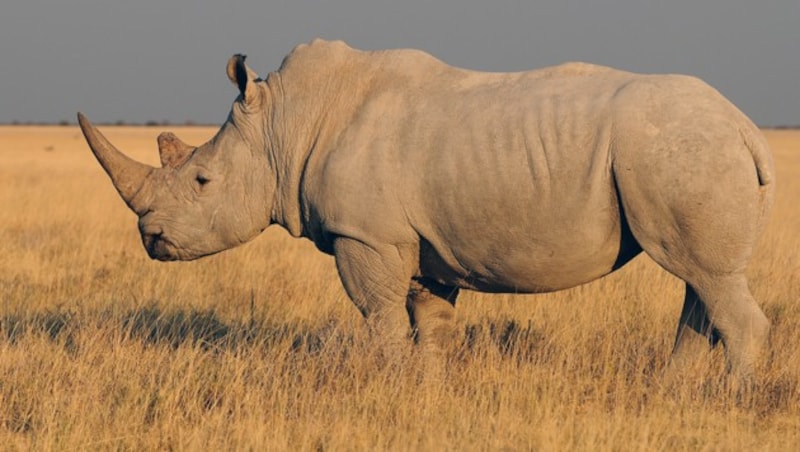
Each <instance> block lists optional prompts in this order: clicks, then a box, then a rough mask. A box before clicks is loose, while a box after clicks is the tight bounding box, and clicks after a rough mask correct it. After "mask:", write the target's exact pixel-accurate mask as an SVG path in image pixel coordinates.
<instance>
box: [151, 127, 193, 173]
mask: <svg viewBox="0 0 800 452" xmlns="http://www.w3.org/2000/svg"><path fill="white" fill-rule="evenodd" d="M194 150H195V147H194V146H191V145H188V144H186V143H184V142H183V141H181V139H180V138H178V137H177V136H175V134H174V133H172V132H164V133H162V134H161V135H159V136H158V155H159V157H161V166H163V167H165V168H167V167H169V168H177V167H179V166H181V165H183V164H184V162H186V160H188V159H189V157H190V156H191V155H192V152H194Z"/></svg>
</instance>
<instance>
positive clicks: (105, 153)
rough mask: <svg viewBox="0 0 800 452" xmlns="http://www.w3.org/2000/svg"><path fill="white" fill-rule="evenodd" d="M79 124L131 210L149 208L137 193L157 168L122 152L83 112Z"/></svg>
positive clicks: (139, 212)
mask: <svg viewBox="0 0 800 452" xmlns="http://www.w3.org/2000/svg"><path fill="white" fill-rule="evenodd" d="M78 124H80V126H81V131H83V136H84V137H86V142H87V143H89V147H90V148H91V149H92V153H94V156H95V157H96V158H97V161H98V162H100V165H101V166H102V167H103V169H105V170H106V173H108V175H109V177H111V182H113V183H114V187H115V188H116V189H117V192H119V194H120V196H122V199H123V200H125V203H126V204H128V207H130V208H131V210H133V211H134V212H136V213H137V214H142V213H143V212H144V211H145V210H147V206H145V205H140V204H142V201H141V200H139V199H137V196H136V195H137V193H139V191H141V190H142V188H143V187H144V183H145V180H146V179H147V176H149V175H150V173H151V172H152V171H153V170H154V169H155V168H153V167H152V166H149V165H145V164H143V163H139V162H137V161H135V160H132V159H131V158H129V157H128V156H126V155H125V154H123V153H122V152H120V151H119V150H118V149H117V148H116V147H114V145H113V144H111V142H109V141H108V139H106V137H104V136H103V134H102V133H100V131H98V130H97V129H96V128H95V127H94V126H93V125H92V123H91V122H89V119H87V118H86V116H84V115H83V113H78ZM138 198H141V197H138Z"/></svg>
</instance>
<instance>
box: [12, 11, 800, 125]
mask: <svg viewBox="0 0 800 452" xmlns="http://www.w3.org/2000/svg"><path fill="white" fill-rule="evenodd" d="M9 3H11V4H9ZM314 37H323V38H327V39H343V40H345V41H347V42H348V43H349V44H350V45H351V46H353V47H357V48H362V49H379V48H395V47H414V48H419V49H423V50H426V51H428V52H430V53H432V54H434V55H435V56H437V57H439V58H441V59H443V60H444V61H446V62H448V63H450V64H454V65H457V66H462V67H467V68H471V69H480V70H492V71H511V70H522V69H529V68H535V67H541V66H546V65H551V64H557V63H560V62H564V61H568V60H583V61H589V62H593V63H599V64H605V65H610V66H616V67H620V68H623V69H628V70H633V71H638V72H680V73H688V74H693V75H697V76H700V77H701V78H703V79H705V80H706V81H708V82H709V83H711V84H712V85H714V86H715V87H716V88H717V89H719V90H720V91H722V93H723V94H724V95H726V96H727V97H728V98H729V99H731V100H732V101H733V102H734V103H735V104H737V105H738V106H739V107H740V108H741V109H742V110H743V111H744V112H745V113H746V114H747V115H749V116H750V117H751V118H753V119H754V120H755V121H756V122H757V123H758V124H761V125H782V124H800V50H798V49H800V2H798V1H797V0H759V1H754V0H669V1H665V0H596V1H591V0H582V1H576V0H555V1H549V2H538V1H533V0H517V1H507V0H484V1H477V0H446V1H434V0H392V1H387V0H371V1H370V0H343V1H327V2H326V1H313V2H312V1H303V0H286V1H283V0H273V1H263V0H262V1H258V0H242V1H236V0H227V1H224V0H195V1H189V0H126V1H109V0H11V1H10V2H5V3H4V4H3V5H2V6H0V58H2V59H1V60H0V61H2V63H1V64H0V122H12V121H14V120H17V121H47V122H58V121H61V120H69V121H74V118H75V112H76V111H77V110H81V111H84V112H86V113H87V114H88V115H89V116H90V117H91V118H93V119H95V120H96V121H101V122H114V121H118V120H124V121H128V122H145V121H148V120H156V121H162V120H168V121H171V122H183V121H186V120H192V121H196V122H210V123H218V122H220V121H222V120H223V119H224V118H225V116H226V115H227V111H228V108H229V106H230V102H231V101H232V100H233V98H234V97H235V94H236V90H235V89H234V88H233V87H232V86H231V85H230V84H229V82H228V81H227V79H226V77H225V62H226V61H227V59H228V57H229V56H230V55H231V54H233V53H238V52H241V53H246V54H247V55H248V57H249V58H248V63H249V64H250V65H251V66H252V67H253V68H254V69H255V70H257V71H258V72H259V73H261V74H262V75H265V74H266V73H267V72H269V71H271V70H274V69H277V68H278V66H279V65H280V63H281V60H282V58H283V56H284V55H285V54H286V53H288V52H289V51H290V50H291V49H292V47H294V46H295V45H296V44H298V43H301V42H306V41H309V40H311V39H312V38H314Z"/></svg>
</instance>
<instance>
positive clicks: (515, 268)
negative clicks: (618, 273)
mask: <svg viewBox="0 0 800 452" xmlns="http://www.w3.org/2000/svg"><path fill="white" fill-rule="evenodd" d="M640 251H641V248H639V245H638V244H637V243H636V241H635V240H634V239H633V237H632V236H631V235H630V232H629V231H628V230H627V228H625V227H624V225H623V226H622V227H621V226H620V225H617V226H616V227H615V228H613V229H612V230H611V231H609V233H606V234H599V235H596V236H587V237H580V238H578V239H577V240H564V241H562V242H557V241H556V242H542V241H534V240H531V241H528V242H525V243H519V244H516V245H507V244H504V243H498V242H495V243H494V244H491V245H490V246H470V245H469V243H463V242H455V243H453V242H451V243H448V242H446V241H441V242H440V243H438V244H437V245H434V244H432V243H431V242H429V241H427V240H423V241H422V243H421V246H420V272H421V273H422V276H425V277H428V278H432V279H434V280H436V281H437V282H439V283H441V284H444V285H449V286H455V287H460V288H463V289H471V290H477V291H481V292H490V293H544V292H552V291H556V290H561V289H567V288H570V287H574V286H578V285H580V284H584V283H587V282H590V281H593V280H595V279H597V278H600V277H602V276H604V275H606V274H608V273H610V272H612V271H614V270H616V269H617V268H620V267H621V266H622V265H624V264H625V263H626V262H628V261H629V260H630V259H632V258H633V257H634V256H636V255H637V254H638V253H639V252H640Z"/></svg>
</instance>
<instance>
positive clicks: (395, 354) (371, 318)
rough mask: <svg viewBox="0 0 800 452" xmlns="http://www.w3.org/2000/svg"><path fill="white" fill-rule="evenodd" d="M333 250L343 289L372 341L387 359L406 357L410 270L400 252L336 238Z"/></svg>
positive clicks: (385, 247)
mask: <svg viewBox="0 0 800 452" xmlns="http://www.w3.org/2000/svg"><path fill="white" fill-rule="evenodd" d="M333 248H334V254H335V256H336V268H337V269H338V270H339V277H340V278H341V279H342V284H343V285H344V289H345V291H346V292H347V295H348V296H349V297H350V299H351V300H353V303H354V304H355V305H356V306H357V307H358V309H359V311H361V313H362V314H363V315H364V318H365V319H366V320H367V325H368V326H369V329H370V333H371V335H372V338H373V340H376V341H378V342H379V346H380V347H381V348H382V351H383V352H384V353H385V354H386V355H387V356H386V357H387V358H389V359H397V358H403V357H405V356H407V355H408V353H409V352H410V347H411V341H410V340H409V333H410V323H409V317H408V311H407V310H406V295H407V294H408V290H409V284H410V281H411V274H410V273H411V270H410V268H409V265H408V264H407V263H406V262H404V261H403V258H402V256H401V254H400V251H399V250H398V249H397V248H396V247H394V246H390V245H384V246H375V245H372V246H370V245H367V244H365V243H363V242H360V241H358V240H354V239H350V238H346V237H339V238H337V239H336V241H335V242H334V247H333Z"/></svg>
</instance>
